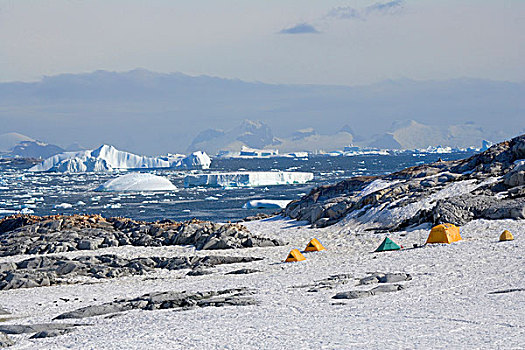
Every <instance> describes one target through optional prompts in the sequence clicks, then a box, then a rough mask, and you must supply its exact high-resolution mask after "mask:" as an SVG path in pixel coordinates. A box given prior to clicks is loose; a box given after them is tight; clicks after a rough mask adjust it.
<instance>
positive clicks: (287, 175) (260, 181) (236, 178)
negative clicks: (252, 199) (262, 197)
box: [184, 171, 314, 187]
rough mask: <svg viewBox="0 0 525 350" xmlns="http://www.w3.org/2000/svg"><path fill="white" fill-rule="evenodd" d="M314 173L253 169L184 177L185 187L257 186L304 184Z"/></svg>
mask: <svg viewBox="0 0 525 350" xmlns="http://www.w3.org/2000/svg"><path fill="white" fill-rule="evenodd" d="M313 178H314V174H313V173H306V172H291V171H257V172H256V171H253V172H235V173H233V172H231V173H211V174H191V175H186V177H185V178H184V186H185V187H195V186H209V187H256V186H274V185H289V184H304V183H306V182H308V181H311V180H313Z"/></svg>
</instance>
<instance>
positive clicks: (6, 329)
mask: <svg viewBox="0 0 525 350" xmlns="http://www.w3.org/2000/svg"><path fill="white" fill-rule="evenodd" d="M77 326H85V324H71V323H40V324H30V325H18V324H5V325H2V324H0V333H6V334H23V333H37V332H48V331H53V330H65V329H71V328H74V327H77Z"/></svg>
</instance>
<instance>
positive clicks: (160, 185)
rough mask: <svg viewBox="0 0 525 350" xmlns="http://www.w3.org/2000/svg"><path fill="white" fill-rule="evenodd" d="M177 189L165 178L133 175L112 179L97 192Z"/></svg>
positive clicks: (141, 174) (143, 174)
mask: <svg viewBox="0 0 525 350" xmlns="http://www.w3.org/2000/svg"><path fill="white" fill-rule="evenodd" d="M176 189H177V187H175V185H173V184H172V183H171V182H170V180H168V179H166V178H165V177H162V176H158V175H153V174H145V173H131V174H126V175H122V176H119V177H117V178H115V179H111V180H109V181H107V182H106V183H104V184H103V185H101V186H99V187H98V188H97V189H96V191H112V192H121V191H173V190H176Z"/></svg>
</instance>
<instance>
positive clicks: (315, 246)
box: [304, 238, 326, 252]
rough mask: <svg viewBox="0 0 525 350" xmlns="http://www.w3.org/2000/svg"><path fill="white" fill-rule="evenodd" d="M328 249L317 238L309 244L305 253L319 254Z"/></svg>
mask: <svg viewBox="0 0 525 350" xmlns="http://www.w3.org/2000/svg"><path fill="white" fill-rule="evenodd" d="M325 249H326V248H325V247H323V245H322V244H321V243H320V242H319V241H318V240H317V238H312V240H311V241H310V242H309V243H308V245H307V246H306V248H304V251H305V252H318V251H321V250H325Z"/></svg>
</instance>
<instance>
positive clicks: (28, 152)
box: [0, 132, 64, 158]
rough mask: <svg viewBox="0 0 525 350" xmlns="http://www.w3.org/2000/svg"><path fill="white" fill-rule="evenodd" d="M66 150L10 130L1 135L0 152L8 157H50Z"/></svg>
mask: <svg viewBox="0 0 525 350" xmlns="http://www.w3.org/2000/svg"><path fill="white" fill-rule="evenodd" d="M62 152H64V149H63V148H61V147H59V146H57V145H52V144H48V143H45V142H42V141H38V140H35V139H33V138H31V137H29V136H26V135H23V134H20V133H17V132H10V133H6V134H2V135H0V154H2V155H4V156H7V157H24V158H48V157H51V156H54V155H55V154H58V153H62Z"/></svg>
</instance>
